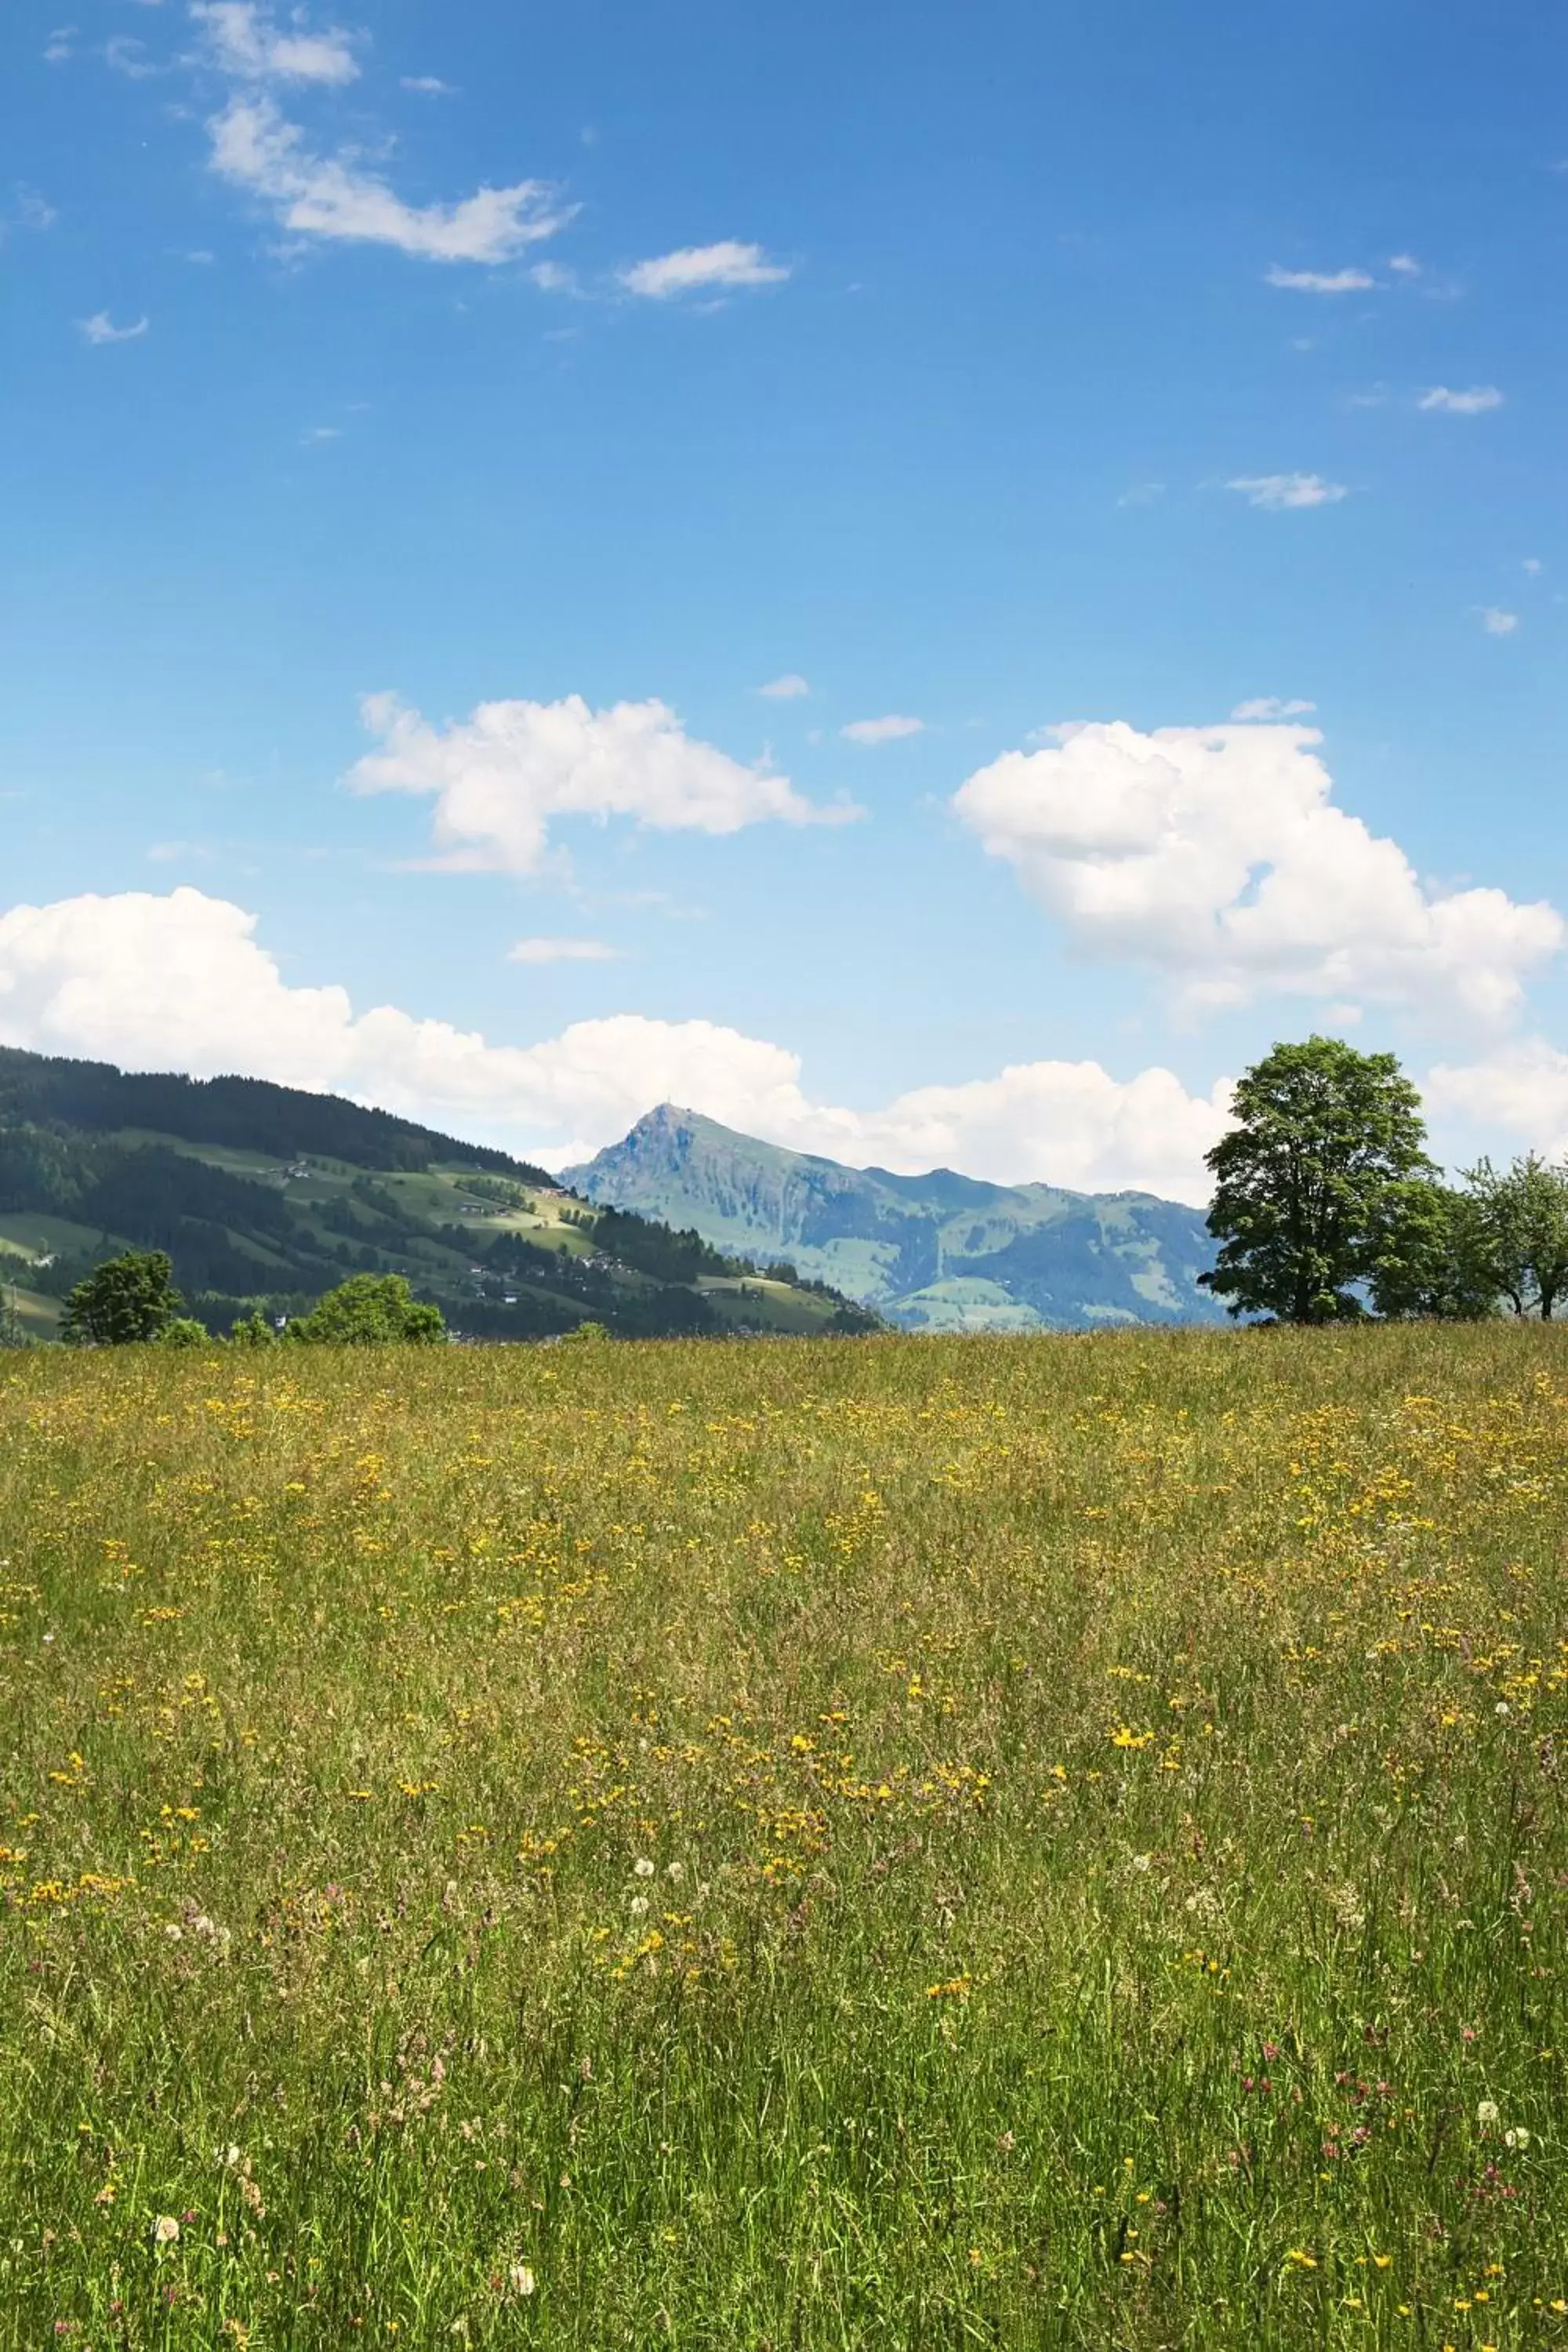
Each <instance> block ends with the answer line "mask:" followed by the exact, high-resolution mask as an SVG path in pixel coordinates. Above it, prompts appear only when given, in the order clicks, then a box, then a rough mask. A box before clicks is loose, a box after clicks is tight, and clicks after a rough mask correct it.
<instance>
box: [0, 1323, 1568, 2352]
mask: <svg viewBox="0 0 1568 2352" xmlns="http://www.w3.org/2000/svg"><path fill="white" fill-rule="evenodd" d="M0 1364H3V1365H4V1367H5V1369H4V1370H0V2344H4V2345H5V2346H6V2347H26V2352H37V2347H42V2346H46V2345H48V2346H52V2345H56V2344H60V2343H63V2344H67V2345H69V2346H71V2347H76V2348H77V2352H85V2347H93V2348H94V2352H110V2347H137V2352H151V2347H176V2346H177V2347H228V2346H247V2345H248V2346H250V2347H253V2352H262V2347H267V2352H272V2347H322V2352H329V2347H330V2352H339V2347H343V2346H347V2345H353V2344H356V2343H364V2344H375V2345H378V2346H386V2345H400V2346H405V2347H406V2346H419V2347H434V2346H442V2347H449V2346H451V2345H452V2344H453V2343H454V2342H456V2343H458V2344H463V2343H467V2344H469V2345H476V2346H479V2345H497V2346H503V2345H504V2346H509V2347H510V2346H526V2345H530V2344H539V2345H548V2346H552V2347H583V2352H587V2347H595V2352H597V2347H616V2346H622V2345H628V2346H637V2347H645V2346H658V2345H661V2344H669V2345H675V2346H685V2347H749V2348H750V2352H764V2347H772V2352H786V2347H839V2346H867V2347H871V2346H876V2347H903V2346H930V2347H959V2346H964V2345H971V2344H973V2345H983V2346H1009V2347H1011V2346H1017V2347H1037V2346H1055V2345H1061V2346H1082V2347H1109V2346H1125V2347H1140V2348H1142V2347H1159V2346H1172V2347H1173V2346H1184V2347H1187V2346H1191V2347H1215V2346H1230V2345H1241V2344H1247V2345H1252V2346H1269V2347H1272V2346H1287V2347H1320V2346H1373V2345H1376V2346H1385V2345H1386V2346H1401V2347H1403V2346H1410V2347H1422V2352H1426V2347H1431V2352H1440V2347H1443V2346H1445V2345H1447V2346H1452V2347H1456V2352H1477V2347H1483V2346H1487V2345H1491V2346H1495V2347H1499V2352H1501V2347H1512V2346H1525V2345H1529V2346H1535V2345H1555V2344H1562V2345H1563V2346H1564V2347H1568V2155H1565V2150H1564V2141H1565V2138H1568V2098H1565V2096H1564V2076H1565V2071H1568V2068H1565V2062H1568V2014H1565V2010H1564V1990H1565V1984H1564V1974H1563V1970H1564V1965H1565V1956H1564V1937H1563V1917H1564V1902H1565V1895H1568V1785H1565V1782H1568V1638H1565V1637H1568V1610H1565V1607H1564V1581H1565V1580H1564V1547H1565V1531H1564V1501H1565V1496H1568V1335H1560V1334H1559V1333H1558V1332H1557V1331H1556V1330H1554V1329H1552V1328H1542V1327H1539V1326H1535V1327H1531V1328H1517V1327H1505V1326H1496V1327H1491V1328H1481V1329H1472V1330H1466V1331H1455V1330H1452V1329H1448V1330H1439V1329H1430V1330H1428V1329H1422V1328H1403V1329H1401V1328H1387V1329H1383V1330H1368V1331H1363V1332H1357V1331H1345V1332H1342V1333H1332V1332H1317V1333H1309V1334H1304V1335H1292V1334H1289V1333H1284V1332H1268V1333H1256V1334H1245V1333H1217V1334H1201V1333H1173V1334H1163V1335H1151V1334H1149V1333H1147V1332H1137V1333H1127V1334H1117V1335H1110V1336H1106V1337H1102V1338H1093V1339H1043V1340H1034V1339H1023V1340H998V1341H985V1340H968V1341H963V1340H960V1341H952V1342H947V1341H937V1340H931V1341H920V1340H908V1339H889V1340H871V1341H861V1342H838V1343H834V1342H800V1343H778V1344H770V1345H756V1346H750V1347H747V1346H740V1345H735V1346H721V1345H713V1344H704V1343H697V1344H689V1345H679V1344H668V1345H648V1346H642V1347H603V1348H593V1347H584V1348H580V1349H494V1350H478V1349H476V1350H467V1349H447V1350H441V1351H422V1350H409V1351H407V1352H406V1353H404V1354H396V1353H393V1352H391V1351H388V1352H385V1353H380V1352H375V1353H371V1352H364V1353H359V1354H355V1353H353V1352H352V1351H349V1352H345V1353H342V1354H335V1353H333V1352H332V1351H329V1350H324V1349H320V1350H318V1349H299V1350H279V1351H278V1352H277V1354H276V1355H274V1356H268V1355H265V1354H263V1355H260V1356H256V1355H247V1356H242V1355H241V1354H239V1353H238V1352H236V1353H234V1354H231V1355H228V1356H224V1357H220V1356H219V1355H218V1354H217V1353H216V1351H215V1352H214V1353H213V1354H211V1355H210V1356H203V1355H200V1354H198V1355H196V1356H195V1357H194V1358H193V1359H185V1358H184V1357H181V1356H178V1355H172V1354H169V1353H166V1352H164V1353H159V1352H156V1351H146V1352H142V1351H126V1352H124V1353H121V1354H118V1355H116V1354H112V1353H104V1354H99V1355H90V1356H72V1355H69V1354H68V1353H66V1352H64V1351H55V1352H48V1353H39V1354H37V1355H35V1356H31V1357H13V1358H10V1359H0Z"/></svg>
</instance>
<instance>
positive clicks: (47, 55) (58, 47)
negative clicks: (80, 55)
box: [44, 25, 77, 66]
mask: <svg viewBox="0 0 1568 2352" xmlns="http://www.w3.org/2000/svg"><path fill="white" fill-rule="evenodd" d="M76 37H77V27H76V26H75V25H57V26H56V27H55V29H54V31H53V32H52V33H51V34H50V35H49V37H48V41H47V46H46V47H45V49H44V63H45V64H46V65H48V66H63V65H68V64H69V62H70V60H71V58H74V57H75V55H76V49H75V47H74V46H73V44H74V43H75V40H76Z"/></svg>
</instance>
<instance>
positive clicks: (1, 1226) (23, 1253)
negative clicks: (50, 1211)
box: [0, 1210, 103, 1258]
mask: <svg viewBox="0 0 1568 2352" xmlns="http://www.w3.org/2000/svg"><path fill="white" fill-rule="evenodd" d="M102 1238H103V1236H102V1234H100V1231H99V1229H98V1227H97V1226H96V1225H74V1224H72V1223H71V1222H70V1220H69V1218H68V1217H50V1216H46V1215H44V1214H42V1213H38V1212H35V1211H32V1210H17V1211H16V1213H15V1214H14V1215H12V1214H7V1215H5V1216H3V1217H0V1252H4V1253H5V1254H6V1255H13V1256H19V1257H27V1258H37V1257H44V1256H47V1255H55V1256H57V1257H72V1256H79V1255H82V1254H83V1253H90V1252H91V1251H93V1250H96V1249H97V1248H98V1246H99V1244H100V1242H101V1240H102Z"/></svg>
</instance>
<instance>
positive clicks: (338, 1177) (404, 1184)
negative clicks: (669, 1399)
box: [0, 1128, 836, 1333]
mask: <svg viewBox="0 0 1568 2352" xmlns="http://www.w3.org/2000/svg"><path fill="white" fill-rule="evenodd" d="M102 1140H104V1141H106V1142H111V1143H118V1144H125V1145H131V1146H152V1147H156V1148H160V1149H163V1150H168V1151H172V1152H174V1153H176V1154H177V1155H178V1156H179V1157H180V1158H182V1159H185V1160H195V1161H198V1162H201V1163H203V1164H205V1166H208V1167H213V1168H217V1169H221V1170H223V1171H225V1172H226V1173H227V1174H229V1175H233V1176H239V1177H245V1178H247V1179H250V1180H252V1181H259V1182H262V1183H264V1184H265V1186H266V1188H267V1190H268V1192H269V1193H277V1194H279V1195H280V1196H281V1197H282V1198H283V1199H284V1200H285V1201H286V1202H287V1203H288V1205H289V1210H290V1212H291V1213H293V1215H294V1217H295V1220H296V1223H297V1226H298V1228H299V1232H300V1235H301V1236H302V1237H303V1238H304V1239H305V1241H306V1242H307V1243H308V1244H311V1245H312V1246H313V1247H314V1248H315V1249H317V1250H323V1251H327V1252H331V1250H333V1249H334V1248H335V1246H336V1244H338V1243H339V1242H340V1241H341V1240H342V1239H343V1238H344V1236H343V1234H342V1233H341V1231H340V1230H339V1229H338V1228H337V1227H336V1226H335V1225H333V1224H331V1223H328V1222H326V1221H325V1219H324V1217H323V1212H327V1211H331V1210H334V1209H335V1210H340V1211H341V1210H342V1209H344V1208H346V1209H348V1210H349V1211H350V1212H351V1213H352V1214H353V1215H354V1216H355V1217H356V1218H357V1219H358V1220H359V1223H358V1227H357V1232H358V1237H359V1238H360V1239H361V1240H362V1241H364V1242H367V1243H369V1244H372V1245H373V1246H374V1247H375V1248H376V1249H378V1250H380V1251H382V1252H383V1253H384V1255H385V1256H386V1257H387V1258H388V1259H389V1260H390V1262H391V1263H392V1264H393V1265H395V1267H396V1268H397V1270H398V1271H400V1272H403V1273H405V1274H406V1275H407V1276H409V1277H410V1279H411V1280H413V1281H414V1282H416V1284H418V1285H419V1286H422V1287H426V1288H428V1289H430V1290H433V1291H435V1292H436V1293H437V1295H438V1296H440V1297H442V1299H443V1301H444V1302H445V1303H446V1305H447V1310H448V1313H449V1314H450V1315H451V1316H452V1317H453V1318H454V1320H455V1321H456V1322H457V1324H458V1326H459V1328H460V1326H461V1323H462V1308H463V1305H464V1303H465V1301H466V1300H468V1298H470V1297H473V1296H474V1295H475V1292H476V1288H477V1286H476V1284H475V1283H474V1281H473V1280H472V1278H471V1277H470V1275H469V1265H470V1262H471V1255H472V1251H471V1249H470V1248H469V1246H468V1245H467V1243H468V1237H470V1236H471V1240H472V1245H473V1247H475V1248H479V1247H483V1246H484V1245H485V1244H489V1243H490V1242H493V1241H494V1240H495V1239H496V1238H497V1237H498V1236H499V1235H502V1234H518V1235H520V1236H521V1238H523V1239H524V1240H526V1241H528V1242H529V1243H531V1244H532V1245H533V1246H534V1247H535V1248H539V1249H544V1250H548V1251H552V1252H554V1253H556V1254H558V1255H561V1256H563V1257H566V1258H585V1257H590V1256H592V1255H594V1254H595V1238H594V1234H593V1231H592V1217H593V1213H592V1212H591V1211H589V1212H584V1204H583V1203H582V1202H577V1201H574V1199H573V1197H572V1196H571V1195H570V1194H569V1193H566V1192H560V1191H557V1190H555V1189H554V1188H553V1187H544V1186H531V1187H521V1186H520V1187H519V1191H520V1193H521V1197H522V1198H523V1199H524V1200H526V1202H527V1206H526V1207H525V1208H507V1207H504V1206H501V1205H498V1203H496V1202H493V1201H491V1200H489V1199H487V1198H485V1197H483V1196H482V1195H481V1194H476V1193H475V1192H473V1191H472V1190H471V1187H470V1184H469V1181H468V1180H469V1178H471V1176H472V1175H473V1174H474V1173H475V1171H473V1170H472V1169H471V1168H465V1167H464V1166H462V1165H461V1164H456V1163H454V1164H450V1165H436V1166H433V1167H431V1168H429V1169H427V1170H423V1171H366V1170H365V1169H363V1168H362V1167H359V1166H356V1165H354V1164H353V1163H352V1162H349V1161H345V1160H331V1159H323V1158H316V1159H312V1160H310V1163H309V1165H308V1168H307V1169H306V1171H305V1172H304V1173H302V1174H297V1173H295V1172H294V1166H293V1164H290V1163H289V1162H287V1161H285V1160H280V1159H279V1157H278V1156H277V1155H272V1156H270V1157H269V1156H268V1155H267V1154H265V1153H263V1152H260V1151H252V1150H238V1149H236V1148H233V1147H228V1146H221V1145H216V1144H209V1143H199V1142H191V1141H189V1140H187V1139H181V1138H179V1137H176V1136H170V1135H162V1134H159V1133H157V1132H156V1131H154V1130H153V1129H145V1128H138V1129H130V1128H127V1129H117V1130H114V1131H112V1132H111V1133H108V1134H106V1135H105V1136H104V1137H103V1138H102ZM367 1172H368V1173H370V1174H371V1175H372V1180H373V1181H374V1185H375V1187H376V1189H377V1192H379V1193H380V1194H382V1195H384V1196H386V1197H389V1198H390V1199H391V1200H392V1202H395V1204H396V1207H397V1209H398V1211H399V1213H400V1214H401V1216H402V1218H403V1220H404V1222H403V1223H402V1225H401V1226H400V1227H398V1228H396V1229H389V1228H388V1227H387V1226H386V1225H385V1224H384V1223H383V1222H382V1221H381V1220H379V1219H378V1218H377V1217H376V1216H375V1215H374V1213H372V1212H371V1211H370V1210H369V1209H367V1208H366V1207H365V1206H364V1205H363V1202H359V1201H357V1200H356V1199H355V1196H354V1191H353V1188H354V1185H355V1183H356V1182H358V1181H362V1180H363V1178H364V1177H365V1175H366V1174H367ZM584 1213H586V1214H587V1216H588V1220H589V1222H588V1223H587V1224H584V1223H582V1222H580V1220H581V1219H582V1217H583V1216H584ZM451 1227H458V1228H460V1229H461V1232H462V1234H463V1235H464V1236H465V1244H464V1245H462V1246H458V1245H457V1244H453V1243H451V1242H448V1241H447V1239H445V1238H444V1237H443V1235H442V1234H440V1233H438V1232H437V1230H436V1229H437V1228H451ZM226 1230H227V1231H228V1238H229V1240H230V1242H231V1243H232V1244H233V1245H234V1246H235V1248H236V1249H237V1250H238V1251H239V1253H240V1254H241V1255H242V1257H243V1258H244V1259H245V1260H246V1261H247V1265H248V1266H249V1267H250V1268H252V1269H253V1270H254V1272H253V1283H254V1287H255V1289H256V1290H257V1292H258V1293H266V1292H268V1291H272V1292H276V1293H279V1294H282V1293H288V1292H291V1291H294V1290H298V1289H301V1288H304V1289H309V1290H311V1291H316V1290H320V1289H321V1288H322V1287H324V1286H327V1285H328V1284H329V1283H331V1281H333V1280H340V1279H342V1276H343V1274H344V1273H345V1272H347V1271H348V1269H347V1268H344V1267H342V1266H333V1265H331V1264H329V1265H326V1266H324V1267H323V1266H321V1265H317V1266H316V1267H315V1269H314V1270H313V1271H312V1270H310V1269H308V1268H306V1269H302V1268H301V1267H300V1265H299V1264H298V1263H297V1262H296V1261H295V1260H294V1259H291V1258H290V1257H289V1255H288V1253H287V1251H286V1250H285V1249H284V1248H282V1247H280V1246H279V1245H278V1244H277V1243H276V1242H272V1241H269V1240H268V1239H266V1238H264V1237H261V1236H258V1235H257V1234H247V1233H243V1232H238V1231H235V1230H232V1229H226ZM102 1238H103V1237H102V1236H101V1235H100V1233H99V1232H98V1230H97V1229H96V1228H92V1227H89V1226H86V1225H79V1224H73V1223H70V1222H69V1221H68V1220H67V1219H64V1218H60V1217H51V1216H48V1215H47V1214H37V1213H16V1214H14V1215H8V1216H0V1272H7V1273H9V1274H10V1275H11V1277H12V1278H13V1279H15V1280H16V1281H18V1282H19V1281H20V1280H21V1279H22V1277H23V1276H24V1273H25V1268H26V1261H27V1260H29V1259H31V1258H35V1257H37V1256H38V1255H42V1254H43V1253H44V1252H46V1251H53V1252H56V1253H58V1254H60V1255H74V1256H77V1257H83V1256H85V1255H90V1254H91V1253H93V1252H94V1251H96V1250H97V1248H98V1247H99V1245H100V1241H101V1239H102ZM112 1238H113V1240H114V1241H115V1244H116V1245H118V1246H125V1245H126V1244H124V1243H123V1241H122V1240H121V1238H120V1237H117V1236H116V1237H112ZM10 1261H15V1264H14V1265H11V1264H10V1263H9V1262H10ZM178 1271H179V1269H178V1266H176V1275H177V1274H178ZM615 1280H616V1287H617V1288H618V1289H619V1290H621V1291H623V1292H628V1293H630V1292H639V1293H646V1292H648V1291H650V1290H655V1289H657V1287H658V1286H657V1285H655V1284H653V1283H651V1282H650V1281H649V1280H648V1279H647V1277H646V1276H641V1275H639V1274H637V1273H636V1272H634V1271H633V1270H631V1269H629V1268H628V1269H626V1270H625V1271H624V1272H623V1273H621V1274H619V1275H617V1276H616V1277H615ZM696 1287H700V1288H703V1289H704V1290H706V1287H707V1286H706V1285H705V1284H704V1285H698V1286H696ZM729 1287H730V1289H731V1290H732V1289H733V1287H734V1286H729ZM485 1289H486V1290H487V1292H488V1294H489V1297H490V1298H491V1300H492V1301H497V1300H500V1299H502V1298H504V1296H505V1294H506V1293H507V1292H509V1291H510V1292H511V1293H512V1294H514V1295H515V1296H518V1297H536V1298H542V1299H543V1300H545V1301H547V1302H549V1303H550V1304H551V1305H552V1306H554V1307H558V1308H559V1309H560V1310H561V1312H562V1315H563V1318H565V1319H566V1320H567V1321H568V1322H570V1321H571V1320H572V1319H574V1318H580V1317H583V1316H584V1315H592V1314H593V1312H594V1311H595V1308H594V1305H593V1303H592V1302H588V1303H586V1304H585V1303H584V1300H583V1299H582V1298H581V1297H573V1296H572V1295H571V1294H569V1293H567V1292H563V1291H559V1290H556V1289H553V1288H552V1286H551V1285H550V1283H549V1282H548V1280H541V1279H539V1278H533V1279H529V1278H528V1277H526V1276H516V1277H511V1278H507V1279H503V1278H502V1277H500V1276H493V1277H491V1278H490V1279H489V1281H488V1283H487V1284H486V1285H485ZM18 1303H19V1305H22V1306H23V1307H24V1309H25V1317H26V1319H27V1320H28V1322H29V1326H30V1328H35V1329H38V1330H45V1329H47V1328H52V1326H53V1322H54V1321H55V1320H56V1319H58V1318H57V1316H56V1315H55V1312H54V1310H53V1309H52V1308H49V1307H46V1306H45V1304H44V1302H42V1301H41V1300H37V1301H34V1302H33V1303H32V1304H28V1303H27V1302H26V1301H24V1300H19V1302H18ZM715 1303H716V1304H717V1306H718V1307H719V1311H720V1313H721V1318H722V1319H724V1320H727V1321H731V1322H733V1323H735V1324H751V1325H756V1324H761V1325H763V1327H764V1328H767V1329H769V1330H771V1331H775V1332H780V1333H799V1332H805V1333H811V1332H815V1331H816V1330H818V1329H820V1328H821V1327H822V1326H823V1324H824V1323H826V1322H827V1321H828V1320H830V1319H831V1317H832V1314H833V1311H834V1306H835V1304H836V1302H835V1301H831V1300H828V1301H824V1300H821V1299H819V1298H817V1297H814V1296H812V1295H810V1294H806V1293H801V1292H796V1291H794V1290H792V1289H791V1288H789V1287H788V1286H785V1285H781V1284H777V1283H771V1284H752V1285H749V1286H748V1292H747V1297H746V1299H745V1301H744V1303H743V1304H742V1303H741V1302H740V1301H739V1299H738V1298H736V1299H735V1300H734V1301H733V1303H732V1302H731V1297H729V1296H728V1295H725V1296H722V1297H718V1298H717V1299H716V1302H715Z"/></svg>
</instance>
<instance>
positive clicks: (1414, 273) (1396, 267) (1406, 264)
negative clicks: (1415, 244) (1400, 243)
mask: <svg viewBox="0 0 1568 2352" xmlns="http://www.w3.org/2000/svg"><path fill="white" fill-rule="evenodd" d="M1388 266H1389V268H1390V269H1392V270H1393V272H1394V276H1395V277H1396V278H1419V277H1420V276H1421V264H1420V262H1418V261H1417V260H1416V258H1415V255H1414V254H1413V253H1391V254H1390V255H1389V257H1388Z"/></svg>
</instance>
